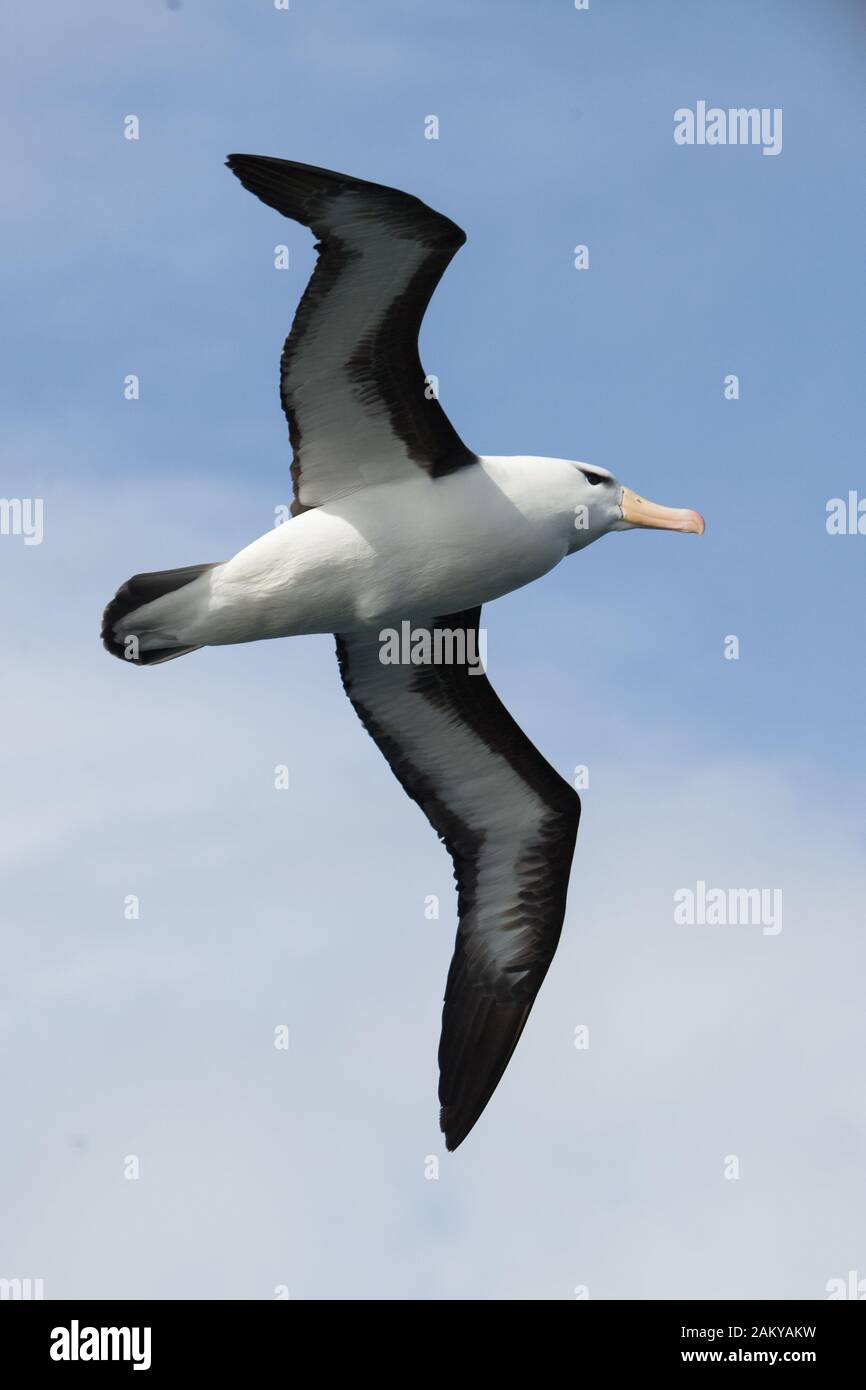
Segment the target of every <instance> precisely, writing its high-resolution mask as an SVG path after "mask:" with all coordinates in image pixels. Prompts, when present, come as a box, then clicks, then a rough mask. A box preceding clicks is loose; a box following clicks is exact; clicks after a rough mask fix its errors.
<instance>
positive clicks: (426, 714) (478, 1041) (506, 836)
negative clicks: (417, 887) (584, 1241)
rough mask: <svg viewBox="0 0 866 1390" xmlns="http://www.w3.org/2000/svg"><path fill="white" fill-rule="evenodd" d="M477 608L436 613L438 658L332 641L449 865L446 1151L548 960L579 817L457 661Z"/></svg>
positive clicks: (505, 1051)
mask: <svg viewBox="0 0 866 1390" xmlns="http://www.w3.org/2000/svg"><path fill="white" fill-rule="evenodd" d="M480 613H481V609H480V608H475V609H471V610H468V611H466V612H464V613H456V614H453V615H451V616H450V617H443V618H441V619H438V620H437V623H436V624H435V627H434V628H433V629H432V641H431V655H432V656H433V657H434V658H435V657H436V656H437V655H438V657H439V660H438V662H435V661H434V662H433V663H431V664H429V665H424V666H417V665H397V664H395V665H386V664H383V662H382V661H381V660H380V656H381V655H382V649H381V645H380V643H379V641H378V640H377V638H371V637H368V636H366V635H363V636H362V635H358V634H354V633H352V634H345V635H338V637H337V656H338V660H339V663H340V674H341V676H342V678H343V685H344V688H345V690H346V694H347V695H348V696H349V699H350V700H351V702H352V704H353V705H354V707H355V710H356V712H357V713H358V715H359V716H360V719H361V721H362V723H363V724H364V726H365V728H366V729H367V731H368V733H370V734H371V735H372V737H373V738H374V739H375V741H376V743H377V744H378V745H379V748H380V749H381V751H382V752H383V753H384V755H385V757H386V758H387V760H388V762H389V764H390V765H391V769H392V771H393V772H394V774H395V776H396V777H397V779H398V781H399V782H400V783H401V785H402V787H403V789H404V791H406V792H407V793H408V794H409V796H411V797H412V799H413V801H417V802H418V805H419V806H420V807H421V809H422V810H423V812H424V814H425V815H426V816H427V819H428V820H429V821H430V823H431V825H432V826H433V828H434V830H436V831H437V833H438V834H439V836H440V838H441V839H442V840H444V842H445V845H446V848H447V849H448V852H449V853H450V855H451V857H452V859H453V861H454V871H455V878H456V880H457V893H458V916H459V927H458V931H457V943H456V947H455V951H454V957H453V959H452V962H451V968H450V970H449V973H448V984H447V988H446V992H445V1007H444V1011H443V1015H442V1037H441V1041H440V1045H439V1100H440V1102H441V1106H442V1110H441V1117H440V1123H441V1126H442V1129H443V1130H444V1132H445V1137H446V1145H447V1147H448V1148H449V1149H455V1148H456V1147H457V1145H458V1144H460V1143H461V1142H462V1141H463V1140H464V1139H465V1138H466V1135H467V1134H468V1133H469V1131H470V1129H471V1128H472V1126H473V1125H474V1124H475V1121H476V1120H477V1119H478V1117H479V1115H480V1114H481V1112H482V1110H483V1109H484V1107H485V1105H486V1104H487V1102H488V1100H489V1099H490V1097H491V1095H492V1094H493V1092H494V1090H495V1088H496V1086H497V1084H498V1082H499V1079H500V1077H501V1076H502V1073H503V1072H504V1070H505V1068H506V1066H507V1065H508V1061H509V1059H510V1057H511V1054H512V1052H513V1051H514V1048H515V1047H516V1045H517V1041H518V1039H519V1037H520V1034H521V1033H522V1031H523V1027H524V1024H525V1023H526V1020H527V1018H528V1016H529V1011H530V1009H531V1008H532V1005H533V1002H534V1000H535V996H536V995H537V993H538V991H539V989H540V987H541V982H542V980H543V979H544V976H545V974H546V973H547V968H548V966H549V965H550V962H551V960H552V959H553V954H554V951H555V950H556V946H557V943H558V941H559V935H560V931H561V930H562V922H563V917H564V915H565V898H566V890H567V887H568V875H569V869H570V867H571V859H572V855H573V853H574V844H575V837H576V835H577V826H578V821H579V819H580V799H579V797H578V796H577V794H576V792H574V791H573V790H572V788H571V787H570V786H569V785H568V783H567V782H566V781H564V779H563V778H562V777H560V776H559V774H558V773H557V772H555V771H554V770H553V768H552V767H551V766H550V764H549V763H547V762H546V761H545V760H544V758H543V757H542V756H541V754H540V753H539V752H538V749H537V748H535V746H534V745H533V744H532V743H531V742H530V740H529V739H528V738H527V737H526V735H525V734H524V733H523V730H522V729H521V728H520V727H519V725H518V724H516V723H515V721H514V720H513V719H512V717H511V715H510V714H509V713H508V711H507V710H506V708H505V706H504V705H503V704H502V702H501V701H500V700H499V698H498V697H497V695H496V693H495V692H494V690H493V687H492V686H491V685H490V683H489V681H488V680H487V677H486V676H485V675H484V674H477V673H475V674H474V673H473V671H472V668H471V664H470V661H469V660H466V659H464V660H460V659H459V657H460V655H461V652H460V647H461V638H462V639H463V648H464V651H466V652H467V655H468V657H469V658H470V659H471V657H472V656H473V654H474V652H475V651H476V650H477V648H476V647H475V646H474V645H473V641H474V639H475V637H476V635H477V632H478V620H479V617H480ZM448 633H450V634H456V636H454V637H452V640H451V641H450V642H449V640H448V637H447V635H446V634H448ZM437 634H439V636H438V639H437ZM437 640H438V647H437ZM449 652H450V654H451V656H452V657H453V656H455V655H456V656H457V657H458V660H456V661H448V659H447V657H448V654H449Z"/></svg>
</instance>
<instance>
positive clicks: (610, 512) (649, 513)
mask: <svg viewBox="0 0 866 1390" xmlns="http://www.w3.org/2000/svg"><path fill="white" fill-rule="evenodd" d="M574 469H575V472H576V473H577V478H576V493H575V495H576V499H577V500H576V501H575V504H574V539H573V541H572V545H571V547H570V548H571V550H572V551H574V550H582V549H583V547H584V546H586V545H589V544H590V542H591V541H594V540H598V538H599V536H604V535H606V534H607V532H608V531H631V530H632V529H633V528H634V527H636V526H641V527H648V528H650V529H653V530H658V531H690V532H692V534H694V535H697V536H702V535H703V533H704V530H705V523H704V518H703V517H702V516H701V514H700V512H693V511H688V510H686V509H685V508H683V507H663V506H661V505H660V503H658V502H648V501H647V499H646V498H645V497H640V496H638V494H637V493H636V492H633V491H632V489H631V488H630V487H625V486H624V485H623V484H622V483H621V482H620V481H619V479H618V478H615V477H614V476H613V474H612V473H609V472H608V471H607V469H606V468H596V467H595V465H593V464H588V463H575V464H574Z"/></svg>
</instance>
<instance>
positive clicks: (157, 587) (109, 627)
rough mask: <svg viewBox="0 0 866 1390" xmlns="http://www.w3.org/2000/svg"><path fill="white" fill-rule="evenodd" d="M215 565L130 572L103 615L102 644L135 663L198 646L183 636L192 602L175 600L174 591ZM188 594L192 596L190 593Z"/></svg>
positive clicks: (155, 660) (151, 662)
mask: <svg viewBox="0 0 866 1390" xmlns="http://www.w3.org/2000/svg"><path fill="white" fill-rule="evenodd" d="M215 568H216V565H215V564H211V565H187V566H186V567H185V568H184V569H176V570H155V571H154V572H153V573H152V574H134V575H133V576H132V578H131V579H127V581H126V583H125V584H121V586H120V588H119V589H118V591H117V593H116V594H115V595H114V598H113V599H112V600H111V602H110V603H109V605H108V607H107V608H106V610H105V612H104V613H103V615H102V634H101V635H102V644H103V646H104V647H105V649H106V651H109V652H111V654H112V656H118V657H120V659H121V660H122V661H128V662H130V664H131V665H133V666H155V665H156V664H157V663H158V662H160V661H171V660H172V659H173V658H174V657H176V656H185V655H186V653H187V652H194V651H197V650H198V648H199V647H200V646H201V643H200V642H196V643H192V644H190V643H189V642H188V641H185V640H184V638H183V636H182V635H181V633H182V631H183V628H184V627H185V626H187V624H188V621H189V618H190V617H191V616H192V615H193V613H194V611H195V605H194V603H189V602H185V601H183V600H185V599H186V598H187V597H188V596H187V595H184V596H183V600H181V599H180V595H178V599H177V600H172V599H170V598H169V600H168V602H166V603H163V602H161V600H163V599H166V598H167V597H168V596H169V595H173V594H177V592H178V590H179V589H185V588H186V587H187V585H191V584H193V583H194V582H195V581H196V580H197V579H199V578H200V577H201V576H202V575H203V574H207V572H208V571H209V570H212V569H215ZM189 597H190V598H192V595H189Z"/></svg>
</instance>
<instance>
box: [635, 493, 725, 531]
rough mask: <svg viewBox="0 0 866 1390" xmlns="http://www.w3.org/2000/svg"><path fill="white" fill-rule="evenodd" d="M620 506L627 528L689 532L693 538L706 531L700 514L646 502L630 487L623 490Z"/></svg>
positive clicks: (682, 508) (681, 508)
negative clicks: (642, 527) (645, 527)
mask: <svg viewBox="0 0 866 1390" xmlns="http://www.w3.org/2000/svg"><path fill="white" fill-rule="evenodd" d="M620 506H621V507H622V519H623V521H627V522H628V524H629V526H649V527H653V528H654V529H656V530H659V531H690V532H691V533H692V534H693V535H695V536H702V535H703V534H704V531H705V530H706V529H707V528H706V523H705V522H704V518H703V517H702V516H701V514H700V512H691V511H687V510H686V509H685V508H684V507H662V506H660V504H659V503H658V502H647V500H646V498H645V497H638V495H637V493H636V492H632V490H631V488H630V487H624V488H623V490H622V502H621V503H620Z"/></svg>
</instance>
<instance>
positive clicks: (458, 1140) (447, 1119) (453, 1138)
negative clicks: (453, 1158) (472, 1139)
mask: <svg viewBox="0 0 866 1390" xmlns="http://www.w3.org/2000/svg"><path fill="white" fill-rule="evenodd" d="M439 1128H440V1129H441V1131H442V1133H443V1134H444V1135H445V1147H446V1149H447V1150H448V1152H449V1153H450V1154H451V1153H453V1152H454V1150H455V1149H459V1148H460V1145H461V1144H462V1143H463V1140H464V1139H465V1138H466V1136H467V1134H468V1133H469V1130H470V1129H471V1128H472V1126H471V1125H469V1126H468V1128H467V1126H466V1125H458V1124H457V1121H456V1117H455V1118H453V1119H452V1115H451V1107H450V1106H448V1105H443V1106H441V1107H440V1110H439Z"/></svg>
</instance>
